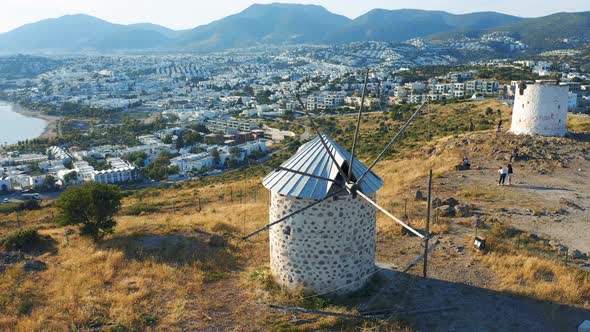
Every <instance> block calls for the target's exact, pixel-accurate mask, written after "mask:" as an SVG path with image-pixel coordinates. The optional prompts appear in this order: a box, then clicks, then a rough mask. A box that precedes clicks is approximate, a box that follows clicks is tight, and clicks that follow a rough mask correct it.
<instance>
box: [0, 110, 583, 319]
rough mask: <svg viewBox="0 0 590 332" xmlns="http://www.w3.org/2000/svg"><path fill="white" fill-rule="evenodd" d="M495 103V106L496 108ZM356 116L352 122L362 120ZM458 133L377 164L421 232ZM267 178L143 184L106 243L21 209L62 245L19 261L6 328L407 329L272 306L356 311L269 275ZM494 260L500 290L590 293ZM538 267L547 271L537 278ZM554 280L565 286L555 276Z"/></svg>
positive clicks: (399, 207) (550, 295) (386, 223)
mask: <svg viewBox="0 0 590 332" xmlns="http://www.w3.org/2000/svg"><path fill="white" fill-rule="evenodd" d="M485 105H488V104H482V106H478V107H480V109H477V110H468V111H467V112H471V111H473V112H481V107H487V106H485ZM490 105H491V107H494V109H495V108H496V106H497V105H496V104H490ZM437 107H439V106H437ZM440 107H442V106H440ZM461 107H464V105H463V106H461V105H455V106H448V107H447V108H446V109H445V110H443V111H441V112H442V113H441V115H444V114H447V113H446V112H463V111H462V110H459V109H453V108H461ZM449 114H450V113H449ZM474 114H475V113H474ZM381 117H382V116H381ZM338 121H343V120H340V119H339V120H338ZM347 121H354V117H350V119H348V120H347ZM382 121H383V119H380V118H379V116H377V117H375V118H374V119H369V120H368V121H367V123H365V124H364V125H366V126H367V127H368V128H373V129H375V130H376V129H378V127H379V122H382ZM387 122H391V123H393V121H392V120H387ZM453 139H454V138H453V137H452V136H451V137H446V138H442V139H438V140H436V141H435V142H433V143H426V142H424V141H420V143H419V144H418V143H417V145H416V146H412V147H408V146H406V147H407V148H408V150H407V151H406V152H407V154H408V156H409V157H407V158H404V159H400V160H386V161H384V162H383V163H381V164H379V166H378V167H377V168H376V170H375V171H376V173H377V174H379V175H380V176H381V177H382V178H383V180H384V184H385V185H384V187H383V188H382V189H381V190H380V191H379V193H378V197H377V200H378V203H379V204H380V205H382V206H384V207H386V208H387V209H388V210H390V211H392V212H393V213H394V214H395V215H398V216H401V215H402V214H403V202H404V199H405V198H410V200H409V206H408V212H409V214H410V215H411V216H412V218H413V219H414V220H413V221H412V222H411V223H412V225H414V226H416V227H418V228H423V227H424V224H423V223H424V218H421V217H423V214H424V210H425V206H424V203H423V202H414V201H413V195H414V193H415V190H416V189H417V188H424V187H425V185H426V182H427V174H428V170H429V169H430V168H432V169H433V170H434V174H435V176H444V175H445V174H447V173H448V172H449V171H450V170H451V169H453V167H454V165H455V164H457V163H458V162H459V161H460V160H461V159H462V154H463V152H462V151H461V149H460V148H458V147H456V146H455V145H454V142H453ZM382 141H383V140H381V143H383V142H382ZM417 142H418V141H417ZM381 145H383V144H381ZM396 156H399V154H396ZM361 157H363V155H361ZM365 161H366V160H365ZM240 172H243V170H240ZM242 175H243V174H242ZM260 181H261V177H260V176H259V174H253V175H248V176H246V175H244V176H243V177H241V178H240V180H231V179H229V180H223V182H221V180H220V182H218V183H215V180H211V179H209V180H206V182H202V181H193V182H190V183H184V184H182V185H176V186H175V187H174V188H171V189H147V190H142V191H141V192H140V194H138V193H137V192H134V193H132V194H131V195H130V196H128V197H126V198H125V199H124V202H123V205H124V206H123V212H122V213H121V215H119V216H117V221H118V225H117V228H116V230H115V233H114V234H113V235H112V236H111V237H110V238H108V239H107V240H106V241H105V242H104V243H103V244H101V245H99V246H95V245H93V244H91V243H90V242H88V241H87V240H85V239H81V238H79V237H78V236H77V235H75V236H71V237H70V239H69V241H67V242H66V238H65V236H64V233H65V231H66V229H65V228H60V227H57V226H56V225H55V224H54V223H53V218H52V213H53V212H52V210H51V208H45V209H43V210H40V211H30V212H26V213H22V214H21V215H20V216H19V220H20V225H23V226H24V225H26V226H34V227H36V228H39V229H40V232H41V233H42V234H44V235H51V236H52V237H53V239H54V240H55V241H56V242H57V244H56V249H57V250H56V253H55V254H46V255H44V256H41V257H40V258H39V259H40V260H42V261H45V262H46V263H47V264H48V270H47V271H44V272H39V273H27V274H25V273H23V272H22V269H21V268H20V266H15V267H13V268H11V269H9V270H8V271H6V272H5V273H3V274H0V330H20V331H32V330H55V331H62V330H67V329H76V328H80V329H90V328H103V329H109V328H110V329H117V328H121V329H123V328H127V329H134V330H146V329H150V328H152V329H157V330H202V329H205V328H211V327H213V326H216V327H219V326H222V327H223V328H221V329H231V328H236V329H240V328H241V329H267V330H268V329H270V330H333V329H340V330H352V329H355V330H367V331H376V330H404V329H407V327H405V326H403V325H400V324H398V323H395V322H394V323H372V322H371V323H369V322H367V323H365V322H363V323H361V326H358V324H359V323H358V322H357V321H350V320H342V319H335V318H319V319H317V320H313V321H312V322H310V323H307V324H302V325H297V326H295V325H293V324H290V323H289V321H290V320H291V318H292V316H291V315H288V314H284V315H283V314H276V313H275V312H272V313H271V312H268V310H266V304H268V303H269V302H270V301H271V300H272V301H280V302H281V303H284V304H287V305H289V304H291V305H293V304H299V305H304V306H309V307H320V308H324V309H325V310H332V311H346V312H353V311H351V310H350V309H348V308H347V307H343V306H336V305H332V304H330V303H324V302H322V301H324V300H321V299H317V298H314V299H313V300H306V301H304V300H302V297H301V296H299V297H298V296H297V295H296V294H295V295H293V294H287V293H284V292H281V291H280V290H278V289H277V288H276V285H274V283H273V282H272V280H271V278H270V276H269V274H268V272H265V271H267V269H268V237H267V235H266V234H264V233H262V235H259V236H256V237H254V238H252V239H251V240H250V241H248V242H243V241H241V240H240V237H241V235H243V234H245V233H248V232H251V231H253V230H255V229H257V228H259V227H261V226H263V225H264V224H266V223H268V205H269V202H268V199H269V195H268V192H267V190H266V189H264V188H263V187H262V186H261V184H260ZM461 195H462V197H465V198H474V199H479V198H483V199H489V200H493V199H494V197H492V196H491V193H488V192H481V191H475V190H474V191H464V192H462V194H461ZM137 204H146V205H148V206H150V207H154V208H153V209H152V210H151V211H146V212H145V213H142V214H141V215H127V213H125V211H129V209H130V208H131V207H133V206H134V205H137ZM138 206H139V205H138ZM453 222H454V221H453V220H451V219H442V218H441V220H440V223H439V224H432V225H431V230H432V231H433V232H434V233H437V234H445V233H448V232H449V231H450V228H451V224H452V223H453ZM14 227H19V224H17V223H16V214H14V213H13V214H10V215H6V216H4V215H2V216H0V235H2V234H4V233H6V232H7V231H9V230H11V229H13V228H14ZM377 232H378V236H379V237H381V238H395V237H399V236H400V227H399V226H398V225H396V224H395V223H393V222H392V221H390V220H388V219H387V217H385V216H383V215H381V214H380V215H379V216H378V229H377ZM208 233H215V234H220V235H223V236H224V237H226V238H227V239H228V242H229V244H228V246H227V247H226V248H223V249H215V248H211V247H209V246H207V245H206V243H205V241H206V238H207V234H208ZM505 258H506V261H504V259H505ZM484 259H485V264H487V266H489V267H490V269H492V270H493V271H494V272H495V273H496V274H497V275H498V276H499V277H500V280H501V282H502V283H501V285H500V287H501V290H505V291H509V292H515V293H519V294H526V295H528V296H533V297H538V298H543V299H548V300H554V301H560V302H563V303H569V304H577V305H583V302H582V301H583V299H584V297H582V300H580V299H579V298H578V299H576V298H575V294H574V293H572V292H573V289H574V286H568V285H567V284H568V283H572V285H573V284H575V285H577V286H576V287H577V288H578V289H581V290H583V291H584V292H585V293H583V294H588V292H587V290H588V280H587V278H586V279H584V278H581V277H579V275H577V274H575V273H573V272H571V271H570V270H569V269H565V268H563V267H560V266H559V265H558V264H555V263H553V262H550V261H544V260H542V259H538V258H534V257H528V256H519V255H517V254H514V253H513V252H503V253H496V254H493V255H489V256H487V257H484ZM527 262H529V263H527ZM551 264H553V265H551ZM528 269H531V270H536V271H537V273H536V274H535V273H533V274H529V273H528V272H527V271H528ZM548 276H553V277H552V278H554V279H555V280H558V281H559V282H550V281H547V280H549V279H550V278H549V277H548ZM539 280H541V281H539ZM523 282H525V283H526V285H527V286H523V285H522V283H523ZM535 282H536V283H537V285H535ZM562 284H566V285H565V286H560V285H562ZM529 287H532V288H531V290H529ZM560 287H568V289H566V288H563V289H562V288H560ZM569 288H571V289H569ZM583 296H585V295H583ZM586 301H588V299H587V298H586ZM302 318H313V317H307V316H304V317H302ZM244 320H246V322H244Z"/></svg>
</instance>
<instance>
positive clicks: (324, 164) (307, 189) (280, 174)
mask: <svg viewBox="0 0 590 332" xmlns="http://www.w3.org/2000/svg"><path fill="white" fill-rule="evenodd" d="M322 136H323V138H324V140H325V142H326V145H327V146H328V148H329V149H330V151H331V153H332V155H333V156H334V159H336V162H337V163H338V164H339V165H340V167H341V168H343V169H344V171H345V172H348V163H349V161H350V152H348V151H346V150H345V149H344V148H343V147H342V146H340V145H338V143H336V142H335V141H334V140H333V139H332V138H331V137H330V136H328V135H326V134H323V135H322ZM367 169H368V168H367V166H365V165H363V164H362V163H361V162H360V161H358V160H357V159H356V158H355V160H354V163H353V168H352V174H353V180H354V181H356V179H358V178H360V177H361V176H362V175H363V174H364V173H365V171H366V170H367ZM302 173H305V174H309V175H311V176H309V175H304V174H302ZM337 182H344V181H342V177H341V175H340V174H339V172H338V167H337V166H336V164H335V163H334V162H333V161H332V159H331V158H330V154H329V153H328V151H327V150H326V149H325V148H324V146H323V144H322V141H321V140H320V138H319V137H316V138H315V139H313V140H312V141H310V142H308V143H306V144H304V145H302V146H301V147H300V148H299V150H297V152H296V153H295V154H294V155H293V156H292V157H291V158H289V160H287V161H285V162H284V163H283V164H282V165H281V166H280V167H278V168H277V169H276V170H275V171H273V172H272V173H270V174H269V175H267V176H266V178H264V180H263V181H262V184H263V185H264V186H265V187H266V188H268V189H269V190H270V191H273V192H276V193H279V194H281V195H285V196H292V197H298V198H305V199H322V198H325V197H326V196H328V194H329V193H330V191H331V190H332V189H333V187H334V185H335V184H336V183H337ZM336 186H338V185H337V184H336ZM381 186H383V180H381V178H380V177H378V176H377V175H375V174H374V173H373V172H369V173H368V174H367V175H365V177H364V178H363V180H362V182H361V184H360V186H359V188H360V190H361V191H362V192H363V193H364V194H372V193H375V192H376V191H377V190H379V188H381Z"/></svg>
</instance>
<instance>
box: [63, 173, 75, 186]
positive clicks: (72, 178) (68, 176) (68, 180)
mask: <svg viewBox="0 0 590 332" xmlns="http://www.w3.org/2000/svg"><path fill="white" fill-rule="evenodd" d="M76 179H78V172H76V171H73V172H69V173H68V174H66V175H64V182H65V184H70V183H71V182H72V181H75V180H76Z"/></svg>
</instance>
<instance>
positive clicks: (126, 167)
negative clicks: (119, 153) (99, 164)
mask: <svg viewBox="0 0 590 332" xmlns="http://www.w3.org/2000/svg"><path fill="white" fill-rule="evenodd" d="M107 163H109V164H110V165H111V168H110V169H107V170H104V171H94V181H96V182H100V183H113V184H114V183H125V182H130V181H133V180H135V179H136V178H137V168H136V167H135V166H133V165H131V164H129V163H128V162H126V161H124V160H123V159H121V158H107Z"/></svg>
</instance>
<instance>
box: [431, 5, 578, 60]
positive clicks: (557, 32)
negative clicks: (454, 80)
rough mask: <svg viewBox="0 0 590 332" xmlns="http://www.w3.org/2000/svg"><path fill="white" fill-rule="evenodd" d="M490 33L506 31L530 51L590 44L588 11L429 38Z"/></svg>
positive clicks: (478, 35)
mask: <svg viewBox="0 0 590 332" xmlns="http://www.w3.org/2000/svg"><path fill="white" fill-rule="evenodd" d="M491 31H499V32H506V33H507V34H508V35H510V36H513V37H515V38H517V39H519V40H522V41H524V42H526V43H527V44H528V45H529V50H530V51H533V52H538V51H543V50H551V49H557V48H568V47H572V46H574V45H580V44H585V43H588V42H590V34H589V33H588V31H590V12H580V13H557V14H552V15H549V16H545V17H539V18H528V19H524V20H521V21H519V22H516V23H512V24H506V25H502V26H496V27H492V28H481V29H462V30H452V31H446V32H441V33H437V34H433V35H431V36H429V38H430V39H433V40H447V39H450V38H457V37H465V36H466V37H472V38H477V37H480V36H481V35H483V34H486V33H489V32H491Z"/></svg>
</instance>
